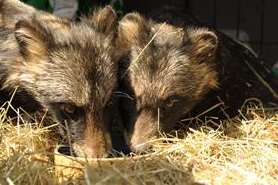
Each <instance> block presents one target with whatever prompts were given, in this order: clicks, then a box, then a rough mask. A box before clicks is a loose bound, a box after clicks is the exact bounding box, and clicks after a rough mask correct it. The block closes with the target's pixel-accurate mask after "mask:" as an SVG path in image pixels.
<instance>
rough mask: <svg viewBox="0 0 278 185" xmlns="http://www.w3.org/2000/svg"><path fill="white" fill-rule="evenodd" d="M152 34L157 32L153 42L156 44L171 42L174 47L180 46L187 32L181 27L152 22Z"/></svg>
mask: <svg viewBox="0 0 278 185" xmlns="http://www.w3.org/2000/svg"><path fill="white" fill-rule="evenodd" d="M151 31H152V33H153V34H157V36H156V37H155V42H156V44H158V45H165V44H171V45H174V46H176V47H182V45H183V44H184V42H185V40H184V38H187V37H188V36H187V32H186V31H184V29H183V28H178V27H175V26H172V25H169V24H166V23H160V24H156V23H153V26H152V28H151Z"/></svg>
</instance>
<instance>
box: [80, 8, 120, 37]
mask: <svg viewBox="0 0 278 185" xmlns="http://www.w3.org/2000/svg"><path fill="white" fill-rule="evenodd" d="M83 20H84V21H85V22H88V23H89V24H91V25H92V26H93V27H94V28H95V29H97V30H98V31H99V32H102V33H104V34H109V33H110V32H112V31H113V30H114V29H115V26H116V23H117V14H116V12H115V11H114V10H113V8H112V7H111V6H109V5H108V6H106V7H104V8H102V9H99V10H96V11H94V13H93V15H91V16H89V17H87V18H85V19H83Z"/></svg>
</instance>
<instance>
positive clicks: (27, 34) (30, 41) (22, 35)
mask: <svg viewBox="0 0 278 185" xmlns="http://www.w3.org/2000/svg"><path fill="white" fill-rule="evenodd" d="M15 38H16V40H17V42H18V45H19V51H20V53H21V54H22V56H23V57H24V58H25V59H37V58H42V57H44V56H46V53H47V47H46V43H47V37H46V33H45V32H44V29H43V28H42V27H41V26H40V24H38V23H37V22H36V21H34V20H32V22H31V21H29V20H28V21H27V20H20V21H18V22H17V23H16V25H15Z"/></svg>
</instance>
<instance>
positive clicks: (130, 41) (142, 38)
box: [118, 13, 150, 49]
mask: <svg viewBox="0 0 278 185" xmlns="http://www.w3.org/2000/svg"><path fill="white" fill-rule="evenodd" d="M149 32H150V28H149V27H148V23H147V21H146V19H145V18H144V17H142V16H141V15H139V14H138V13H129V14H127V15H126V16H124V17H123V18H122V20H121V21H120V22H119V27H118V40H119V44H120V47H121V48H127V49H128V48H130V47H131V46H132V45H137V46H138V45H139V46H141V45H142V46H144V44H147V43H148V40H147V39H148V33H149Z"/></svg>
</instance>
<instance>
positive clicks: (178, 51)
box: [118, 13, 218, 152]
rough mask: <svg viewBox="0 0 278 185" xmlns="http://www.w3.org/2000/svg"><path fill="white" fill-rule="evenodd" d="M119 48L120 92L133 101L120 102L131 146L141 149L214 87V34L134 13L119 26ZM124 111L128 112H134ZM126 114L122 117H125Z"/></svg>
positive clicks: (167, 129) (215, 39) (204, 29)
mask: <svg viewBox="0 0 278 185" xmlns="http://www.w3.org/2000/svg"><path fill="white" fill-rule="evenodd" d="M118 33H119V37H118V46H119V48H121V49H122V50H121V51H122V52H123V55H125V56H126V57H127V60H126V61H125V62H126V63H124V62H123V66H124V67H123V68H124V69H123V75H124V76H123V81H122V84H123V85H122V86H123V90H124V91H126V92H127V93H129V94H131V95H132V96H133V97H134V100H133V101H130V100H128V99H125V100H123V103H122V108H123V111H124V112H125V111H126V112H127V113H129V112H130V114H133V115H129V117H128V118H127V120H126V124H127V127H128V132H129V134H130V136H129V137H130V138H129V140H130V146H131V149H132V150H134V151H139V152H141V151H143V150H144V149H146V147H147V145H143V144H144V143H146V142H147V141H148V140H149V139H151V138H153V137H156V136H157V135H158V133H159V130H162V131H166V132H168V131H171V130H172V128H173V127H174V126H175V123H176V122H177V121H179V119H181V118H182V116H183V115H185V114H186V113H187V112H188V111H190V110H191V109H192V108H193V107H194V105H196V104H197V103H198V102H199V101H200V100H202V99H203V97H204V96H205V95H206V93H207V92H209V91H210V90H212V89H216V88H217V85H218V74H217V72H216V70H215V68H214V65H215V63H214V60H215V55H216V50H217V45H218V40H217V37H216V35H215V34H214V33H213V32H212V31H209V30H208V29H206V28H196V29H195V28H190V27H187V28H179V27H175V26H172V25H169V24H166V23H156V22H154V21H152V20H148V19H145V18H143V17H142V16H140V15H139V14H137V13H130V14H127V15H126V16H125V17H124V18H123V19H122V20H121V21H120V23H119V30H118ZM132 107H134V108H133V111H132V110H127V109H132ZM126 112H125V113H124V114H126Z"/></svg>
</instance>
